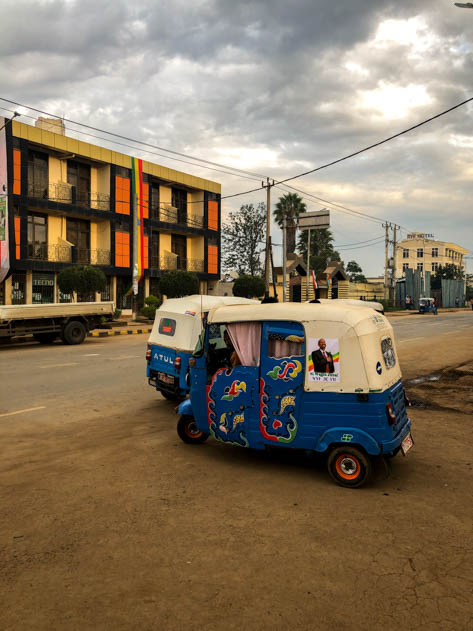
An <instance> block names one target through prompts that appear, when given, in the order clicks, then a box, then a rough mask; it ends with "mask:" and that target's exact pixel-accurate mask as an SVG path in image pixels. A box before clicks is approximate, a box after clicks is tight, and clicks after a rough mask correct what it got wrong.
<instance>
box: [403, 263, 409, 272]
mask: <svg viewBox="0 0 473 631" xmlns="http://www.w3.org/2000/svg"><path fill="white" fill-rule="evenodd" d="M408 269H409V263H403V264H402V271H403V272H405V271H406V270H408Z"/></svg>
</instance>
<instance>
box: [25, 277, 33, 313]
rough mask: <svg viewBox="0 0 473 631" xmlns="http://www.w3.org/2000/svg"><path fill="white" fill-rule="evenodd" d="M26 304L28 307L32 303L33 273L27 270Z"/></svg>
mask: <svg viewBox="0 0 473 631" xmlns="http://www.w3.org/2000/svg"><path fill="white" fill-rule="evenodd" d="M25 290H26V304H27V305H30V304H32V302H33V272H32V271H31V270H30V269H29V270H27V271H26V283H25Z"/></svg>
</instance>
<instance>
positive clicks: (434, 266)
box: [432, 263, 439, 272]
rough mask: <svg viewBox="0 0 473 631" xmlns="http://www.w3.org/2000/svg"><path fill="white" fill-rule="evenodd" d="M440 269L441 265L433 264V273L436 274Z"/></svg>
mask: <svg viewBox="0 0 473 631" xmlns="http://www.w3.org/2000/svg"><path fill="white" fill-rule="evenodd" d="M438 268H439V264H438V263H432V271H433V272H436V271H437V270H438Z"/></svg>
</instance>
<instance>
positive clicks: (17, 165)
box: [13, 149, 21, 195]
mask: <svg viewBox="0 0 473 631" xmlns="http://www.w3.org/2000/svg"><path fill="white" fill-rule="evenodd" d="M13 195H21V151H20V150H19V149H13Z"/></svg>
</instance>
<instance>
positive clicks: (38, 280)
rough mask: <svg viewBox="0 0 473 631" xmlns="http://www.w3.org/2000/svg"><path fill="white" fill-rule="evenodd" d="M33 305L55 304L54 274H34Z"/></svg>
mask: <svg viewBox="0 0 473 631" xmlns="http://www.w3.org/2000/svg"><path fill="white" fill-rule="evenodd" d="M32 285H33V296H32V298H33V300H32V301H33V304H49V303H52V302H54V274H37V273H35V272H33V279H32Z"/></svg>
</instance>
